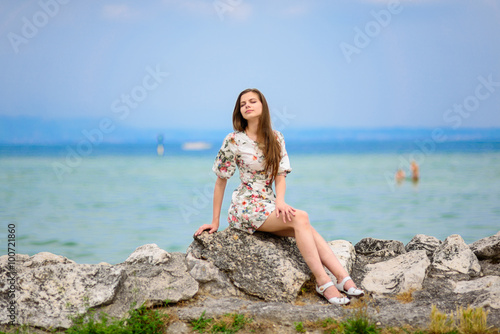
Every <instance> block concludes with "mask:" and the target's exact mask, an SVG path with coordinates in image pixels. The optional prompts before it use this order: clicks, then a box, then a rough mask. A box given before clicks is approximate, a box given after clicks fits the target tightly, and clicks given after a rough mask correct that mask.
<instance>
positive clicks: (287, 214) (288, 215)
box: [275, 201, 295, 224]
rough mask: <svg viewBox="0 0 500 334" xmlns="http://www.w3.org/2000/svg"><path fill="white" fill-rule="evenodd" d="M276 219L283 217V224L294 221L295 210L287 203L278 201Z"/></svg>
mask: <svg viewBox="0 0 500 334" xmlns="http://www.w3.org/2000/svg"><path fill="white" fill-rule="evenodd" d="M275 211H276V218H279V217H280V214H281V215H282V216H283V223H285V224H286V221H287V220H288V221H292V217H293V216H295V209H294V208H292V207H291V206H290V205H288V204H286V203H285V201H276V209H275Z"/></svg>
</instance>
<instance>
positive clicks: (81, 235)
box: [0, 151, 500, 264]
mask: <svg viewBox="0 0 500 334" xmlns="http://www.w3.org/2000/svg"><path fill="white" fill-rule="evenodd" d="M289 153H290V151H289ZM290 155H291V164H292V168H293V171H292V173H291V174H290V175H289V176H288V178H287V195H286V200H287V202H288V203H289V204H290V205H292V206H295V207H296V208H299V209H303V210H306V211H308V213H309V216H310V219H311V221H312V223H313V225H314V226H315V227H316V228H317V229H318V231H319V232H320V233H321V234H322V235H323V236H324V237H325V238H326V239H327V240H334V239H345V240H349V241H351V242H352V243H353V244H355V243H357V242H358V241H359V240H360V239H362V238H364V237H375V238H381V239H395V240H400V241H402V242H404V243H407V242H408V241H409V240H410V239H411V238H412V237H413V236H414V235H415V234H419V233H423V234H427V235H433V236H435V237H437V238H439V239H442V240H443V239H445V238H446V237H447V236H449V235H451V234H460V235H461V236H462V237H463V238H464V239H465V241H466V242H468V243H471V242H473V241H475V240H478V239H480V238H483V237H486V236H490V235H493V234H495V233H496V232H498V231H499V230H500V152H498V151H491V152H476V153H474V152H467V153H464V152H462V153H460V152H449V153H433V154H428V155H425V156H421V157H420V160H419V162H420V170H421V180H420V182H419V183H418V184H413V183H412V182H411V181H410V180H405V181H404V182H403V183H402V184H401V185H396V184H394V182H393V181H392V175H393V174H394V172H395V169H396V167H397V166H398V165H399V164H400V161H401V157H400V156H399V155H398V154H395V153H363V154H350V153H330V154H306V153H298V154H290ZM213 158H214V156H212V154H206V153H205V154H201V155H197V154H191V155H189V154H186V155H182V154H181V155H175V156H164V157H157V156H154V155H152V154H151V155H144V154H138V155H96V156H87V157H84V158H83V159H82V161H81V162H80V163H79V164H78V165H77V166H75V167H73V168H71V173H67V174H65V175H64V176H63V177H62V178H61V179H59V178H58V177H57V175H56V173H55V172H54V168H53V166H54V163H57V162H59V163H60V162H63V161H64V157H61V156H18V157H16V156H3V157H0V209H1V210H0V219H1V221H2V225H3V227H1V228H2V231H0V238H2V240H5V241H7V235H6V233H7V225H8V224H15V225H16V230H17V232H16V239H17V242H16V251H17V253H19V254H29V255H33V254H35V253H38V252H42V251H48V252H52V253H55V254H60V255H64V256H66V257H68V258H70V259H73V260H75V261H76V262H78V263H99V262H102V261H105V262H109V263H112V264H115V263H119V262H123V261H124V260H125V259H126V258H127V257H128V255H130V254H131V253H132V252H133V251H134V250H135V248H137V247H138V246H141V245H143V244H147V243H156V244H158V245H159V246H160V247H161V248H163V249H165V250H167V251H181V252H184V251H185V250H186V248H187V247H188V245H189V244H190V243H191V241H192V234H193V232H194V231H195V230H196V229H197V228H198V226H200V225H201V224H203V223H209V222H210V221H211V217H212V202H211V194H212V190H213V184H214V182H215V176H214V175H213V173H212V172H211V166H212V162H213ZM237 185H238V178H237V176H236V175H235V177H233V178H232V179H231V180H230V182H229V183H228V189H227V190H226V196H225V202H224V204H223V213H225V212H227V208H228V206H229V199H230V192H231V191H232V190H233V189H234V188H236V186H237ZM226 226H227V223H226V221H225V217H223V218H222V219H221V228H225V227H226ZM2 244H6V242H5V243H4V242H3V241H2ZM4 248H6V247H4ZM6 252H7V250H6V249H2V251H1V253H0V254H6Z"/></svg>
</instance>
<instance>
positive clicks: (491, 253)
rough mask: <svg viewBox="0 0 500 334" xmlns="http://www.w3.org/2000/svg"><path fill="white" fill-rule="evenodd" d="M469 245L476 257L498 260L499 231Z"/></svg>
mask: <svg viewBox="0 0 500 334" xmlns="http://www.w3.org/2000/svg"><path fill="white" fill-rule="evenodd" d="M469 247H470V249H471V251H472V252H473V253H474V254H475V255H476V256H477V258H478V259H481V260H485V259H498V260H500V232H498V233H497V234H495V235H492V236H491V237H487V238H484V239H481V240H478V241H476V242H474V243H473V244H471V245H469Z"/></svg>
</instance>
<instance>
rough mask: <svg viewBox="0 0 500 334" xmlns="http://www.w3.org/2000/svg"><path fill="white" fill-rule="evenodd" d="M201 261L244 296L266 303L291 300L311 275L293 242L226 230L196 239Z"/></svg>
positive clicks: (257, 233) (287, 239)
mask: <svg viewBox="0 0 500 334" xmlns="http://www.w3.org/2000/svg"><path fill="white" fill-rule="evenodd" d="M194 242H196V243H198V244H199V246H201V249H200V250H199V251H198V252H199V256H200V258H201V259H204V260H208V261H210V262H211V263H213V264H214V265H215V267H217V268H219V269H220V270H221V271H223V272H224V273H225V274H226V275H227V276H228V277H229V279H230V280H231V282H232V283H233V284H234V285H235V286H237V287H238V288H239V289H241V290H242V291H244V292H245V293H246V294H248V295H251V296H255V297H258V298H261V299H264V300H266V301H288V302H290V301H293V300H294V299H295V298H296V297H297V294H298V293H299V291H300V288H301V287H302V285H303V284H304V283H305V282H306V281H308V280H310V279H311V272H310V270H309V268H308V267H307V265H306V263H305V262H304V260H303V258H302V255H301V254H300V252H299V250H298V248H297V246H296V244H295V240H294V239H292V238H283V237H277V236H274V235H271V234H267V233H260V232H255V233H254V234H253V235H250V234H248V233H246V232H243V231H239V230H236V229H232V228H227V229H226V230H224V231H222V232H217V233H214V234H209V233H207V232H205V233H203V234H201V235H200V236H198V237H195V241H194Z"/></svg>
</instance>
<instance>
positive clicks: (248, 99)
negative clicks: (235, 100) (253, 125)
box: [240, 92, 262, 121]
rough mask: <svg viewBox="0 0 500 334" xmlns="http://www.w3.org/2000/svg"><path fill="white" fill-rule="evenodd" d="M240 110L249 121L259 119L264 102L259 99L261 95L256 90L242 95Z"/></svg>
mask: <svg viewBox="0 0 500 334" xmlns="http://www.w3.org/2000/svg"><path fill="white" fill-rule="evenodd" d="M240 112H241V115H242V116H243V118H244V119H246V120H247V121H249V120H252V119H259V117H260V115H262V102H261V101H260V99H259V95H258V94H257V93H254V92H248V93H245V94H243V95H241V98H240Z"/></svg>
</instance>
